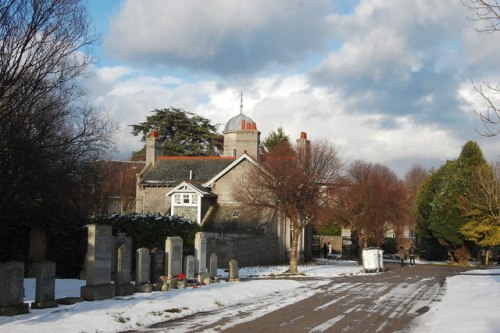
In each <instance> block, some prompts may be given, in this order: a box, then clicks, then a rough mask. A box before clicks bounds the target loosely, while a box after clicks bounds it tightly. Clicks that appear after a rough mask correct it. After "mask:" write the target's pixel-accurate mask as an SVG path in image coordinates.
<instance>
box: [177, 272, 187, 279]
mask: <svg viewBox="0 0 500 333" xmlns="http://www.w3.org/2000/svg"><path fill="white" fill-rule="evenodd" d="M184 278H185V276H184V274H182V273H179V274H178V275H177V280H178V281H184Z"/></svg>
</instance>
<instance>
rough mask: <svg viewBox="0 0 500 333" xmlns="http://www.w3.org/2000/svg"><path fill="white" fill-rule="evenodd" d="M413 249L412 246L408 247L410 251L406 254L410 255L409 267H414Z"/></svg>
mask: <svg viewBox="0 0 500 333" xmlns="http://www.w3.org/2000/svg"><path fill="white" fill-rule="evenodd" d="M415 252H416V251H415V247H414V246H413V244H412V245H411V246H410V249H409V250H408V253H409V255H410V266H411V267H413V266H415V255H416V253H415Z"/></svg>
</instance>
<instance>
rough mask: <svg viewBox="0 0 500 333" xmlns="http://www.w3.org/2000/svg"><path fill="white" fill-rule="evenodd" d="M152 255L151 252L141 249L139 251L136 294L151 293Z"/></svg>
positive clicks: (136, 270) (136, 269) (136, 262)
mask: <svg viewBox="0 0 500 333" xmlns="http://www.w3.org/2000/svg"><path fill="white" fill-rule="evenodd" d="M150 273H151V255H150V254H149V250H148V249H146V248H144V247H141V248H140V249H137V251H136V256H135V288H134V291H135V292H139V293H150V292H151V291H152V286H151V284H150V283H149V282H150Z"/></svg>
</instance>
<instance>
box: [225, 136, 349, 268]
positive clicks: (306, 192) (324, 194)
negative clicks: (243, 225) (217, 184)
mask: <svg viewBox="0 0 500 333" xmlns="http://www.w3.org/2000/svg"><path fill="white" fill-rule="evenodd" d="M340 171H341V161H340V158H339V155H338V151H337V149H336V148H335V147H334V146H332V145H331V144H328V143H327V142H325V141H321V142H317V143H312V144H311V145H310V146H308V147H307V146H306V147H298V148H297V150H294V149H293V148H292V147H291V145H290V143H289V142H288V141H285V142H283V143H281V144H279V145H277V146H275V147H274V148H273V149H271V151H270V152H269V153H268V154H266V155H264V156H263V158H262V160H261V163H260V165H259V166H256V167H254V168H252V169H251V170H250V171H249V175H248V176H247V177H245V178H244V180H243V181H242V184H241V186H239V187H238V189H237V190H235V191H234V192H233V198H234V199H235V200H237V201H239V202H241V203H243V204H245V205H248V206H250V207H254V208H256V209H262V208H270V209H275V210H277V211H280V212H282V213H283V215H284V216H285V217H286V218H288V219H289V221H290V223H291V225H292V227H293V235H292V245H291V249H290V251H291V252H290V268H289V272H290V273H297V272H298V269H297V265H298V244H299V237H300V234H301V233H302V231H303V230H304V228H305V227H306V226H308V225H310V224H311V223H315V222H316V221H318V220H319V218H320V217H321V211H322V210H323V209H325V208H327V207H328V205H329V204H330V202H329V193H328V191H329V189H330V186H329V185H331V184H334V182H335V181H336V179H337V178H338V176H339V174H340Z"/></svg>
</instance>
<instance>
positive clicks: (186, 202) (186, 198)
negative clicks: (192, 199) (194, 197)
mask: <svg viewBox="0 0 500 333" xmlns="http://www.w3.org/2000/svg"><path fill="white" fill-rule="evenodd" d="M182 202H183V203H184V204H188V203H189V194H183V195H182Z"/></svg>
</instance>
